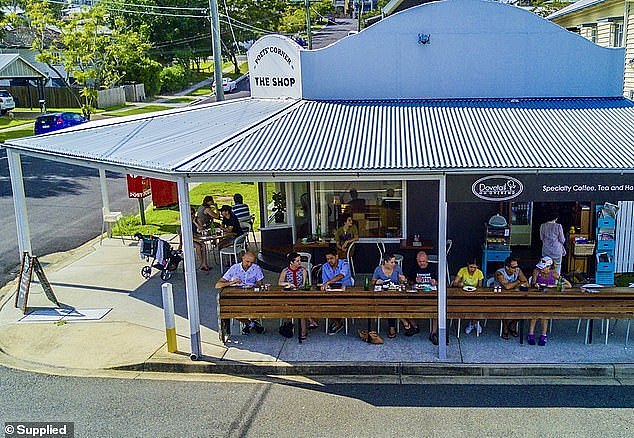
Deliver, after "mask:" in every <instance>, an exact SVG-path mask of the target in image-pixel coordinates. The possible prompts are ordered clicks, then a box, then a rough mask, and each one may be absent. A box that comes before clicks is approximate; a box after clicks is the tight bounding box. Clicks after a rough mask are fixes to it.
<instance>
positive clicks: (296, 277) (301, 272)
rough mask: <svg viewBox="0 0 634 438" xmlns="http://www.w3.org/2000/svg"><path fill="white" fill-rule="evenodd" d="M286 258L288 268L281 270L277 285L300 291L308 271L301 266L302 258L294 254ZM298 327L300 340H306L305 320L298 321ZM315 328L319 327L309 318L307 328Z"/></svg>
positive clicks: (304, 283)
mask: <svg viewBox="0 0 634 438" xmlns="http://www.w3.org/2000/svg"><path fill="white" fill-rule="evenodd" d="M287 258H288V266H287V267H286V268H284V269H282V272H281V273H280V278H279V279H278V281H277V284H279V285H280V286H282V287H292V288H294V289H302V288H303V287H304V286H305V285H306V282H307V279H308V271H307V270H306V268H304V267H303V266H302V258H301V256H300V255H299V254H298V253H296V252H292V253H290V254H289V255H288V257H287ZM300 326H301V334H300V338H301V340H305V339H306V320H305V319H301V320H300ZM317 327H319V325H318V324H317V321H315V320H314V319H312V318H311V319H310V323H309V326H308V328H310V329H315V328H317Z"/></svg>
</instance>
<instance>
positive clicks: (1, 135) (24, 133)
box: [0, 123, 35, 143]
mask: <svg viewBox="0 0 634 438" xmlns="http://www.w3.org/2000/svg"><path fill="white" fill-rule="evenodd" d="M30 135H35V134H34V133H33V123H29V124H28V125H25V127H24V128H20V129H12V130H11V131H0V142H3V143H4V142H5V141H6V140H10V139H12V138H21V137H28V136H30Z"/></svg>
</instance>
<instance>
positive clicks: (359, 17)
mask: <svg viewBox="0 0 634 438" xmlns="http://www.w3.org/2000/svg"><path fill="white" fill-rule="evenodd" d="M361 14H363V0H359V14H358V15H357V20H358V21H357V32H361Z"/></svg>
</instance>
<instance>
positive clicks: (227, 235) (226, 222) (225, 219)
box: [218, 205, 244, 248]
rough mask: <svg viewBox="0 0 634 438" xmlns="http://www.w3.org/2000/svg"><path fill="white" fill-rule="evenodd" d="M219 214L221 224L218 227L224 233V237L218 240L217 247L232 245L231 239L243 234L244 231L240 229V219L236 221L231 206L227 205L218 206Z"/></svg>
mask: <svg viewBox="0 0 634 438" xmlns="http://www.w3.org/2000/svg"><path fill="white" fill-rule="evenodd" d="M220 215H221V216H222V225H221V226H220V228H221V229H222V231H223V233H224V238H223V239H221V240H220V241H219V242H218V248H225V247H227V246H230V245H232V242H233V239H234V238H235V237H238V236H241V235H243V234H244V231H242V227H241V226H240V221H238V218H237V217H236V215H235V214H233V212H232V211H231V207H229V206H228V205H223V206H222V207H220Z"/></svg>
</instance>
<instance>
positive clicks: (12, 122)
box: [0, 116, 33, 129]
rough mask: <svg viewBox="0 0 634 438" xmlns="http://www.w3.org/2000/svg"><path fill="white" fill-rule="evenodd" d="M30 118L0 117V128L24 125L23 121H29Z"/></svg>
mask: <svg viewBox="0 0 634 438" xmlns="http://www.w3.org/2000/svg"><path fill="white" fill-rule="evenodd" d="M32 121H33V120H31V119H16V118H13V117H6V116H5V117H0V129H4V128H11V127H12V126H18V125H24V124H25V123H31V122H32Z"/></svg>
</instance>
